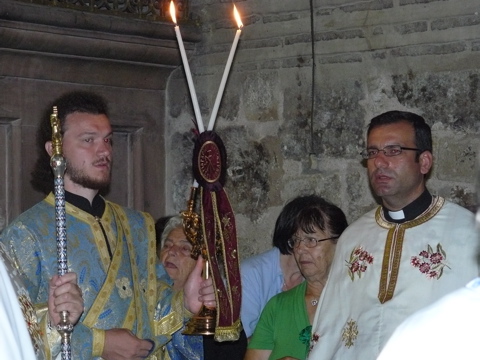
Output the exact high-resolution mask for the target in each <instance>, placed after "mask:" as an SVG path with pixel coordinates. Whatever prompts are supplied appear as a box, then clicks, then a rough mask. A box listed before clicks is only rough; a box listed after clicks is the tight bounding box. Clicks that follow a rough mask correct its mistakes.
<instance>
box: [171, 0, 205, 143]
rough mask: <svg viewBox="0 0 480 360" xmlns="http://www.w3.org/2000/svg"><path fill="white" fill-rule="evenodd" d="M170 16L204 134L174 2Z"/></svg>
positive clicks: (199, 125) (195, 110)
mask: <svg viewBox="0 0 480 360" xmlns="http://www.w3.org/2000/svg"><path fill="white" fill-rule="evenodd" d="M170 16H171V17H172V20H173V22H174V23H175V35H176V36H177V42H178V47H179V48H180V55H181V56H182V62H183V68H184V69H185V75H186V76H187V83H188V89H189V90H190V97H191V99H192V104H193V111H194V112H195V119H196V120H197V126H198V131H200V132H201V133H202V132H203V131H204V130H205V128H204V126H203V121H202V114H201V113H200V107H199V106H198V100H197V93H196V92H195V86H194V85H193V79H192V73H191V72H190V66H189V65H188V59H187V54H186V52H185V47H184V46H183V39H182V34H181V33H180V28H179V27H178V25H177V18H176V16H175V4H174V3H173V1H171V2H170Z"/></svg>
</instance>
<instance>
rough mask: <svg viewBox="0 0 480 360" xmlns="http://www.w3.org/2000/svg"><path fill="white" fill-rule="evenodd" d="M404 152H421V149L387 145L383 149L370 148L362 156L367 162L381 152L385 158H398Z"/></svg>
mask: <svg viewBox="0 0 480 360" xmlns="http://www.w3.org/2000/svg"><path fill="white" fill-rule="evenodd" d="M403 150H412V151H421V150H420V149H415V148H409V147H404V146H400V145H387V146H385V147H384V148H383V149H376V148H370V149H366V150H363V151H362V152H361V153H360V155H362V157H363V158H364V159H366V160H369V159H375V158H376V157H377V156H378V153H379V152H380V151H381V152H383V154H384V155H385V156H398V155H400V154H401V153H402V151H403Z"/></svg>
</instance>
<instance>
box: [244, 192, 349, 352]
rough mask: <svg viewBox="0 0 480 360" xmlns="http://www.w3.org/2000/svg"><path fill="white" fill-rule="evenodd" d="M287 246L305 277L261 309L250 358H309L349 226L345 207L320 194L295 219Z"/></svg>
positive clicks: (251, 343) (250, 346)
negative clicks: (342, 238) (341, 240)
mask: <svg viewBox="0 0 480 360" xmlns="http://www.w3.org/2000/svg"><path fill="white" fill-rule="evenodd" d="M294 224H295V230H296V231H295V233H294V235H293V236H292V237H291V238H290V239H289V240H288V246H289V248H290V251H291V252H292V253H293V256H294V258H295V261H296V262H297V264H298V267H299V269H300V271H301V273H302V275H303V276H304V278H305V281H304V282H303V283H301V284H299V285H297V286H296V287H294V288H293V289H291V290H288V291H285V292H282V293H280V294H278V295H276V296H274V297H273V298H272V299H270V301H269V302H268V303H267V305H266V306H265V308H264V309H263V311H262V315H261V316H260V320H259V322H258V324H257V326H256V328H255V332H254V333H253V336H252V338H251V340H250V343H249V345H248V350H247V354H246V356H245V360H264V359H265V360H266V359H282V358H284V357H288V358H293V359H305V358H306V357H307V353H308V348H309V341H310V334H311V328H312V326H311V324H312V321H313V317H314V315H315V311H316V306H317V304H318V301H319V299H320V295H321V293H322V290H323V287H324V286H325V283H326V281H327V278H328V272H329V270H330V265H331V263H332V260H333V255H334V253H335V246H336V244H337V240H338V238H339V237H340V234H341V233H342V232H343V230H344V229H345V228H346V227H347V220H346V217H345V214H344V213H343V211H342V210H341V209H340V208H338V207H337V206H335V205H333V204H332V203H330V202H328V201H326V200H324V199H322V198H320V197H317V201H316V202H315V203H313V204H309V205H308V206H306V207H305V208H303V209H301V210H300V211H299V213H298V214H297V215H296V217H295V219H294Z"/></svg>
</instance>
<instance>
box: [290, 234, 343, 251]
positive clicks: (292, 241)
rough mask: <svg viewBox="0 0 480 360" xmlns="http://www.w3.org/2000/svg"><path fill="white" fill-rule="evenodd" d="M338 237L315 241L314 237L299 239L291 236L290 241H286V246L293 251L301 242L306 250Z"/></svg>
mask: <svg viewBox="0 0 480 360" xmlns="http://www.w3.org/2000/svg"><path fill="white" fill-rule="evenodd" d="M338 238H339V236H334V237H329V238H326V239H315V238H314V237H304V238H300V237H297V236H293V237H292V238H291V239H288V241H287V244H288V246H290V248H292V249H295V248H297V247H299V246H300V242H303V243H304V245H305V246H306V247H307V248H310V249H311V248H314V247H315V246H317V244H318V243H319V242H322V241H327V240H334V239H338Z"/></svg>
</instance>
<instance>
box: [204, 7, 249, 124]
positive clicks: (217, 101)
mask: <svg viewBox="0 0 480 360" xmlns="http://www.w3.org/2000/svg"><path fill="white" fill-rule="evenodd" d="M233 14H234V16H235V20H237V25H238V30H237V33H236V34H235V39H233V44H232V47H231V49H230V54H229V55H228V59H227V64H226V65H225V70H224V71H223V76H222V81H221V82H220V86H219V88H218V93H217V98H216V99H215V104H214V105H213V109H212V114H211V115H210V121H209V122H208V127H207V130H209V131H210V130H213V127H214V125H215V120H216V118H217V113H218V108H219V106H220V101H221V100H222V96H223V90H224V89H225V84H226V83H227V78H228V74H229V72H230V67H231V66H232V61H233V56H234V55H235V50H236V49H237V45H238V39H239V38H240V34H241V33H242V27H243V24H242V20H241V19H240V14H239V13H238V11H237V8H236V6H235V5H233Z"/></svg>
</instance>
